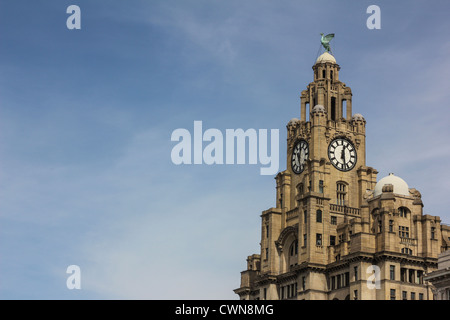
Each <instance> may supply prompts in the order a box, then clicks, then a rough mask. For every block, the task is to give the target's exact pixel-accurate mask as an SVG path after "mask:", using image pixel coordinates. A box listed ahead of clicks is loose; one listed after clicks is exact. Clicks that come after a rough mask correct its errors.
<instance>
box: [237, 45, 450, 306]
mask: <svg viewBox="0 0 450 320" xmlns="http://www.w3.org/2000/svg"><path fill="white" fill-rule="evenodd" d="M312 69H313V71H314V81H313V82H311V83H310V84H309V85H308V86H307V88H306V90H304V91H302V93H301V100H300V101H301V107H300V119H296V118H294V119H292V120H290V121H289V123H288V124H287V136H288V139H287V169H286V170H285V171H282V172H280V173H278V175H277V176H276V178H275V180H276V207H275V208H270V209H268V210H265V211H263V212H262V215H261V242H260V244H261V252H260V253H259V254H253V255H251V256H249V257H248V258H247V270H245V271H243V272H242V273H241V285H240V288H238V289H235V290H234V292H235V293H236V294H238V295H239V297H240V299H246V300H249V299H322V300H327V299H328V300H333V299H339V300H341V299H355V300H356V299H376V300H387V299H396V300H398V299H408V300H410V299H413V300H414V299H417V300H420V299H423V300H428V299H432V292H431V289H430V288H429V286H428V285H427V284H426V283H424V280H423V275H424V274H425V273H430V272H432V271H435V270H437V267H438V255H439V253H441V251H443V250H445V249H447V248H448V244H449V242H450V241H449V237H450V227H448V226H445V225H442V224H441V220H440V218H439V217H437V216H431V215H425V214H424V213H423V211H422V208H423V204H422V199H421V194H420V192H419V191H418V190H416V189H413V188H409V186H408V184H407V183H406V182H405V181H404V180H402V179H401V178H400V177H397V176H395V175H394V174H390V175H389V176H387V177H384V178H382V179H380V180H379V181H378V182H377V173H378V172H377V171H376V170H375V169H374V168H372V167H369V166H367V165H366V132H365V127H366V120H365V119H364V117H363V116H362V115H361V114H358V113H356V114H353V113H352V90H351V89H350V87H348V86H346V84H345V83H343V82H341V81H340V78H339V71H340V66H339V65H338V64H337V62H336V60H335V58H334V56H333V55H331V54H330V53H328V52H325V53H324V54H322V55H321V56H319V58H318V59H317V61H316V62H315V64H314V66H313V67H312Z"/></svg>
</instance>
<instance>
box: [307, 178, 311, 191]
mask: <svg viewBox="0 0 450 320" xmlns="http://www.w3.org/2000/svg"><path fill="white" fill-rule="evenodd" d="M308 191H310V192H311V180H309V185H308Z"/></svg>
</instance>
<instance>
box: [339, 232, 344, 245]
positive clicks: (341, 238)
mask: <svg viewBox="0 0 450 320" xmlns="http://www.w3.org/2000/svg"><path fill="white" fill-rule="evenodd" d="M343 241H344V238H343V235H342V234H340V235H339V243H342V242H343Z"/></svg>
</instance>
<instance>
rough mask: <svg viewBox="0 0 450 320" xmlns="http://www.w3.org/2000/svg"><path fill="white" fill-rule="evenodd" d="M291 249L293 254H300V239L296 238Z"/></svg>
mask: <svg viewBox="0 0 450 320" xmlns="http://www.w3.org/2000/svg"><path fill="white" fill-rule="evenodd" d="M289 251H290V255H291V256H295V255H296V254H298V240H295V241H294V242H293V243H292V245H291V249H290V250H289Z"/></svg>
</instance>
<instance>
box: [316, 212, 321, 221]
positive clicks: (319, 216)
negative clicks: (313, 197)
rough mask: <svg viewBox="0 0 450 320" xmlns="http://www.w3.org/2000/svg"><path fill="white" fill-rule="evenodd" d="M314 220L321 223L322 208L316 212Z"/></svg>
mask: <svg viewBox="0 0 450 320" xmlns="http://www.w3.org/2000/svg"><path fill="white" fill-rule="evenodd" d="M316 222H319V223H322V210H317V212H316Z"/></svg>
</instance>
